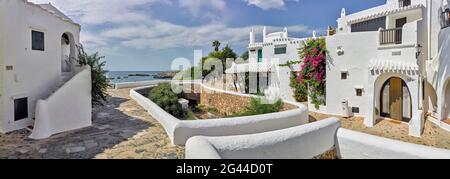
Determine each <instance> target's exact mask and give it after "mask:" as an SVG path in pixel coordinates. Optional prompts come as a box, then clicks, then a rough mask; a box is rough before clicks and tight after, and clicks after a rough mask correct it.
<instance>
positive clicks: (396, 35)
mask: <svg viewBox="0 0 450 179" xmlns="http://www.w3.org/2000/svg"><path fill="white" fill-rule="evenodd" d="M402 35H403V29H402V28H395V29H386V30H381V31H380V45H392V44H401V43H402Z"/></svg>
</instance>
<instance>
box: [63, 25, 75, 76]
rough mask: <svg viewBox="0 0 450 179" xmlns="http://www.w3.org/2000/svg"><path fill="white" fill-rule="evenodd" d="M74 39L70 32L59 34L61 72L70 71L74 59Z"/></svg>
mask: <svg viewBox="0 0 450 179" xmlns="http://www.w3.org/2000/svg"><path fill="white" fill-rule="evenodd" d="M75 50H76V47H75V41H74V38H73V35H72V33H70V32H65V33H63V34H62V35H61V72H62V73H70V72H72V69H73V65H74V59H75Z"/></svg>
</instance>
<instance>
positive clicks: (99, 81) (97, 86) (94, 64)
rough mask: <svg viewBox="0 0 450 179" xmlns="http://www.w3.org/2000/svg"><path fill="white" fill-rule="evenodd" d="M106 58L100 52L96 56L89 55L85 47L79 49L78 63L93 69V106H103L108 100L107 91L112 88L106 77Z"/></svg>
mask: <svg viewBox="0 0 450 179" xmlns="http://www.w3.org/2000/svg"><path fill="white" fill-rule="evenodd" d="M103 58H105V57H104V56H100V55H99V54H98V52H96V53H94V54H91V55H89V54H87V53H86V51H85V50H84V48H83V46H82V45H81V46H79V47H78V63H79V64H80V65H82V66H89V67H91V79H92V92H91V93H92V104H94V105H103V104H104V102H105V101H106V100H107V96H108V94H107V89H108V88H109V87H110V84H109V79H108V78H107V77H106V70H104V67H105V66H106V62H105V61H102V59H103Z"/></svg>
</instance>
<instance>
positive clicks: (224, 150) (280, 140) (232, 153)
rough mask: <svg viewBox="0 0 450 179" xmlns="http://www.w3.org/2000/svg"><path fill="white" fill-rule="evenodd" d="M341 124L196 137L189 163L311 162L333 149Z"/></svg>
mask: <svg viewBox="0 0 450 179" xmlns="http://www.w3.org/2000/svg"><path fill="white" fill-rule="evenodd" d="M339 127H340V123H339V120H338V119H336V118H331V119H328V120H323V121H319V122H315V123H311V124H306V125H303V126H299V127H293V128H289V129H284V130H279V131H273V132H266V133H261V134H252V135H242V136H229V137H201V136H198V137H193V138H191V139H189V141H188V142H187V144H186V158H187V159H206V158H208V159H210V158H212V159H219V158H221V159H311V158H313V157H315V156H318V155H321V154H322V153H324V152H326V151H328V150H330V149H332V148H333V146H334V144H335V142H334V137H335V136H336V133H337V130H338V129H339Z"/></svg>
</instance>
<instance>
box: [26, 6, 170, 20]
mask: <svg viewBox="0 0 450 179" xmlns="http://www.w3.org/2000/svg"><path fill="white" fill-rule="evenodd" d="M30 1H31V2H35V3H48V2H51V3H52V4H54V5H56V6H57V7H58V8H60V9H61V10H62V11H64V12H65V13H66V14H67V15H69V16H70V17H75V18H76V20H78V21H80V23H82V24H94V25H98V24H103V23H130V22H141V21H145V20H147V19H148V15H147V14H146V13H145V11H143V10H142V9H139V7H141V6H144V5H149V4H150V5H151V4H154V3H171V2H170V1H166V0H126V1H124V0H30Z"/></svg>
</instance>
